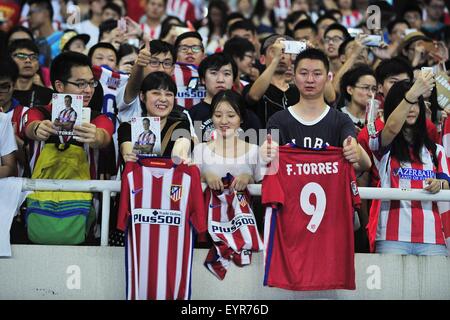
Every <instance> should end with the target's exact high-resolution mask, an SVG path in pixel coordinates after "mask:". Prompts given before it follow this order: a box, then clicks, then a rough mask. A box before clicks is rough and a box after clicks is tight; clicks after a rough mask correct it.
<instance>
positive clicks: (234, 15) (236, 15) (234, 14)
mask: <svg viewBox="0 0 450 320" xmlns="http://www.w3.org/2000/svg"><path fill="white" fill-rule="evenodd" d="M234 19H242V20H244V19H245V16H244V15H243V14H242V13H240V12H237V11H235V12H231V13H230V14H229V15H227V21H226V25H228V23H229V22H230V21H231V20H234ZM233 24H234V23H233Z"/></svg>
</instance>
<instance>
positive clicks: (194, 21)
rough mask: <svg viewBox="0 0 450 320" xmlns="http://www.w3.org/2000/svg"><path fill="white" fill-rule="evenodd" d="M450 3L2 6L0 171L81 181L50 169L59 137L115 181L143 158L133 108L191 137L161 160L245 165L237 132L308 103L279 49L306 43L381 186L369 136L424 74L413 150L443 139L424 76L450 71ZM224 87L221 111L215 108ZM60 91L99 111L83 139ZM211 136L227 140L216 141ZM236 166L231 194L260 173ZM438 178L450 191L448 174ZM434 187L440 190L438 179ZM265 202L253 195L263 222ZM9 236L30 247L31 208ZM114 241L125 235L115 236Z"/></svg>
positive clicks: (367, 176) (439, 112)
mask: <svg viewBox="0 0 450 320" xmlns="http://www.w3.org/2000/svg"><path fill="white" fill-rule="evenodd" d="M370 5H374V6H377V7H378V8H380V13H381V16H380V26H379V28H373V27H371V26H370V25H369V23H368V20H370V19H371V15H370V12H368V11H367V8H368V7H369V6H370ZM449 7H450V1H444V0H424V1H400V0H399V1H383V0H377V1H368V0H355V1H352V0H337V1H335V0H323V1H309V0H275V1H270V0H256V1H251V0H243V1H239V0H235V1H221V0H211V1H203V0H146V1H145V0H141V1H124V0H111V1H110V0H89V1H88V0H79V1H72V0H53V1H49V0H29V1H15V0H2V2H1V3H0V57H1V58H0V109H1V111H2V112H3V113H4V114H5V115H6V116H7V117H3V116H2V117H0V119H8V120H7V121H8V122H10V127H11V128H10V129H8V128H7V129H6V130H4V131H0V151H1V153H0V157H1V167H0V177H7V176H14V175H15V176H24V177H33V178H43V177H47V178H61V177H63V178H74V176H73V175H72V173H70V172H69V173H68V171H70V170H69V169H67V170H66V171H67V172H66V173H67V174H64V175H59V176H58V175H56V176H51V175H45V174H47V173H48V171H45V170H44V169H45V168H46V167H48V166H50V164H49V163H50V162H52V163H53V164H52V165H55V166H56V165H57V164H54V162H55V161H54V159H53V157H57V153H54V151H53V150H52V151H48V152H47V151H46V149H49V147H46V146H48V145H50V144H52V145H56V146H57V148H59V149H60V150H65V149H67V146H68V145H71V146H72V145H75V146H78V147H79V148H80V149H79V150H78V149H75V148H72V149H73V150H78V151H79V152H77V153H76V154H71V155H70V156H71V157H79V158H80V159H81V158H83V157H85V158H86V159H87V160H86V161H84V162H83V163H85V162H86V163H85V169H86V170H87V171H86V172H87V173H86V175H84V176H77V177H75V178H79V179H85V178H86V177H87V178H90V179H114V178H115V177H116V176H117V175H118V172H119V176H120V167H121V165H123V163H124V162H126V161H136V160H137V155H136V154H134V153H133V151H132V144H131V132H130V125H129V120H130V119H131V118H132V117H136V116H159V117H160V118H161V119H162V132H161V137H162V139H163V140H164V137H166V136H168V137H170V138H172V133H173V132H174V130H176V129H184V130H186V131H188V132H190V134H191V136H189V137H187V138H186V137H181V136H180V137H177V139H170V142H168V143H167V144H166V145H165V146H164V150H163V151H164V152H163V154H164V155H166V156H170V155H176V156H178V157H180V158H181V159H183V160H187V159H189V158H195V157H193V156H192V155H191V153H193V155H194V156H195V153H196V152H197V154H198V153H200V154H203V153H205V152H206V153H208V152H211V150H213V151H214V150H216V149H220V150H222V151H223V154H222V152H220V154H221V155H222V156H223V155H225V154H230V152H231V153H232V154H233V155H234V157H235V158H239V159H240V160H242V159H244V163H245V161H247V162H250V163H251V164H252V165H254V164H255V163H259V161H262V160H261V159H259V160H258V159H257V160H255V158H258V155H257V153H258V152H257V149H255V148H254V146H251V145H250V144H244V143H241V142H239V143H238V150H237V151H236V150H235V149H236V148H234V147H232V146H233V144H232V143H230V144H228V146H225V144H224V143H222V142H223V141H226V139H228V138H230V136H231V137H232V138H233V139H234V137H235V136H236V137H237V136H239V133H240V132H241V131H246V130H248V129H255V130H259V129H264V128H268V127H269V125H268V123H269V119H270V118H271V117H272V116H273V115H274V114H276V113H277V112H279V111H283V110H286V109H287V108H288V107H290V106H294V105H296V104H297V103H298V102H299V100H301V99H302V98H301V97H303V95H304V93H302V92H301V88H299V85H298V83H296V81H295V78H296V70H295V68H294V67H295V66H297V65H298V63H297V64H295V62H296V58H297V55H293V54H287V53H285V52H284V47H283V42H282V41H284V40H299V41H305V42H306V43H307V46H308V47H309V48H316V49H318V50H321V52H322V53H323V54H324V55H325V56H326V59H327V61H328V64H329V67H328V68H326V69H327V70H326V71H327V73H326V76H327V77H328V81H326V83H324V89H323V99H324V101H325V102H326V103H327V105H328V106H330V107H331V108H333V109H336V110H338V111H339V112H342V113H343V114H346V115H348V117H349V118H350V120H351V121H352V122H353V124H354V130H355V134H354V135H353V136H354V138H358V139H357V140H358V141H359V143H360V145H361V146H362V147H364V150H365V152H366V153H367V155H368V156H369V157H370V158H371V162H372V166H371V169H370V170H366V172H361V173H360V175H359V181H358V183H359V185H360V186H374V187H376V186H379V184H378V183H379V179H380V176H379V174H378V170H377V168H376V166H375V163H376V161H374V158H373V156H372V152H374V151H377V152H378V151H380V150H373V147H371V146H370V145H369V144H370V141H369V140H370V139H374V136H375V132H378V134H380V132H381V130H382V129H383V126H384V125H383V123H384V122H385V120H387V119H383V106H384V103H385V99H386V97H387V96H388V93H389V90H390V89H391V87H392V86H393V85H394V84H395V83H397V82H401V81H402V80H409V81H413V80H414V79H420V81H419V83H420V84H422V85H423V86H424V87H425V89H427V90H425V91H426V92H425V91H424V92H423V94H422V91H420V90H419V89H418V88H417V87H418V85H417V86H416V87H413V89H411V90H412V91H411V92H410V94H409V95H408V96H407V97H408V98H409V101H411V102H414V103H416V102H417V99H418V97H419V96H420V97H421V98H422V99H423V107H424V111H426V114H425V115H426V119H425V118H424V123H426V127H423V128H422V129H424V128H425V132H426V135H427V137H428V138H427V139H425V140H426V142H424V141H421V144H420V145H419V146H418V147H417V148H421V147H422V146H423V143H427V144H431V142H433V143H442V135H443V126H444V121H445V119H446V117H447V114H448V113H450V107H449V106H445V105H442V103H439V102H438V95H437V90H436V88H435V87H434V82H433V83H431V82H432V81H431V80H430V79H429V78H422V76H421V75H420V72H421V68H422V67H432V68H433V72H434V74H435V75H437V74H438V73H442V74H445V75H448V72H447V70H448V67H449V53H448V48H449V44H450V15H449ZM354 29H358V30H360V31H355V30H354ZM358 32H360V33H361V34H357V33H358ZM368 35H381V38H382V42H381V43H380V44H379V45H376V46H370V45H368V43H367V41H366V40H367V38H368ZM310 58H311V57H310ZM312 59H313V60H314V59H315V58H314V57H313V58H312ZM317 59H319V58H317ZM319 60H320V59H319ZM297 62H298V61H297ZM328 69H329V70H328ZM328 71H329V72H328ZM299 74H300V73H299ZM318 76H319V75H318ZM308 77H309V76H308ZM312 77H313V78H315V77H316V75H315V74H314V75H313V76H312ZM428 86H429V87H430V88H431V90H428V89H429V87H428ZM409 89H410V87H408V88H406V89H405V88H404V90H403V91H402V94H403V96H405V92H408V90H409ZM230 90H232V91H230ZM405 90H406V91H405ZM414 90H416V91H414ZM224 91H225V92H226V97H228V98H227V99H228V100H227V99H225V100H227V101H228V102H227V105H222V104H220V103H219V102H218V101H219V99H220V98H221V96H220V94H223V92H224ZM229 91H230V92H232V93H230V92H229ZM400 91H401V90H400ZM55 92H56V93H65V94H82V95H83V96H84V100H83V106H84V107H90V108H91V109H92V115H91V123H87V124H83V125H82V126H79V127H77V126H75V130H76V132H77V133H78V135H79V136H80V138H79V139H77V140H75V139H71V140H70V141H58V139H55V131H54V128H53V126H52V123H51V121H50V120H49V119H48V117H47V114H48V112H50V111H51V99H52V95H53V93H55ZM398 94H400V93H398ZM218 95H219V96H218ZM405 97H406V96H405ZM370 99H376V100H377V101H378V105H379V106H380V108H379V110H380V112H378V116H379V119H378V120H377V121H378V122H375V125H374V128H375V132H371V129H372V128H367V126H366V105H367V103H368V101H369V100H370ZM392 99H394V98H392ZM305 101H306V100H305ZM421 101H422V100H421ZM397 102H398V101H397ZM421 105H422V104H421ZM399 106H400V105H399ZM394 107H395V106H394ZM45 110H47V111H45ZM420 110H422V109H420ZM391 112H392V110H390V111H389V113H391ZM420 112H422V111H420ZM385 116H386V113H385ZM225 118H226V120H223V119H225ZM402 120H403V122H402V124H403V123H404V122H405V119H402ZM2 121H3V120H2ZM5 121H6V120H4V121H3V122H5ZM3 122H2V123H0V124H2V126H3ZM196 123H197V124H200V126H196ZM224 123H225V124H224ZM5 126H6V124H5ZM0 128H2V127H1V126H0ZM389 128H390V127H389ZM397 129H398V128H397ZM229 130H231V131H230V132H231V133H230V132H229ZM3 132H5V133H3ZM221 132H222V133H221ZM235 132H236V134H235ZM398 132H399V130H397V132H396V133H398ZM425 132H421V134H425ZM217 134H219V135H221V136H222V137H224V138H226V139H223V140H220V139H219V140H217V139H212V138H214V135H217ZM13 138H15V139H13ZM345 138H346V137H345ZM414 139H416V138H414ZM212 140H214V141H212ZM355 141H356V140H355ZM414 141H415V140H413V141H410V140H409V141H408V142H409V143H414ZM429 141H431V142H429ZM199 142H200V143H201V142H203V143H209V146H212V147H211V148H210V149H208V147H207V146H206V145H203V144H202V145H198V143H199ZM258 142H259V143H262V142H263V141H258ZM355 143H356V142H355ZM14 144H15V145H16V148H14ZM194 145H196V147H195V148H194ZM340 146H341V144H340ZM227 147H228V148H230V150H226V148H227ZM427 147H428V145H427ZM13 149H16V150H15V151H12V150H13ZM447 150H448V149H447ZM225 151H226V152H225ZM228 151H229V152H228ZM49 152H52V153H49ZM233 152H234V153H233ZM208 154H209V153H208ZM247 154H248V157H244V158H242V156H243V155H247ZM216 155H217V152H216ZM377 155H379V154H377ZM379 156H381V155H379ZM447 157H448V154H447ZM225 158H226V157H225ZM241 158H242V159H241ZM406 158H408V157H406ZM444 158H445V157H444ZM52 159H53V160H52ZM358 159H359V158H358ZM222 160H223V158H222ZM222 160H220V161H219V160H217V163H216V165H217V166H219V169H223V166H225V165H226V163H225V162H226V161H222ZM408 160H411V159H408ZM56 162H57V161H56ZM262 162H264V161H262ZM204 167H206V168H208V166H204ZM240 169H241V170H240V171H239V170H237V172H234V173H233V175H234V176H235V177H236V181H235V182H234V184H233V187H234V188H237V190H243V189H245V187H246V186H247V184H248V183H253V182H259V181H260V180H261V176H260V174H257V171H258V170H257V169H256V168H255V167H252V166H251V165H250V166H248V167H245V168H240ZM58 170H60V169H58ZM231 170H232V168H230V169H229V171H231ZM447 170H448V169H447ZM74 171H76V170H75V169H74ZM222 171H223V170H218V169H217V168H216V167H215V166H212V169H210V170H206V169H204V168H203V170H202V177H203V179H204V181H205V182H206V183H207V184H208V186H209V187H210V188H212V189H216V190H220V189H223V184H222V183H221V179H220V178H221V177H220V176H218V175H217V174H214V173H215V172H222ZM241 171H242V172H241ZM362 171H364V170H362ZM447 173H448V172H447ZM382 178H383V177H382ZM444 180H445V179H444ZM440 186H441V188H444V189H445V188H448V182H447V184H445V183H444V184H441V185H440ZM430 191H433V192H437V191H438V190H437V189H434V185H433V190H430ZM44 200H45V199H44ZM96 200H97V199H95V197H94V199H92V202H93V203H94V206H93V208H94V210H91V211H92V212H94V213H95V211H96V210H97V211H98V201H96ZM77 201H81V200H80V199H78V200H77ZM28 204H29V203H28ZM260 206H261V205H260V203H259V202H258V199H256V200H255V211H256V212H259V214H258V215H259V218H260V221H262V220H261V215H262V213H261V212H260V210H261V208H260ZM370 208H371V203H370V202H365V203H364V205H363V209H362V213H361V214H360V215H359V218H360V220H361V221H360V223H361V225H362V227H361V228H359V231H358V232H360V235H359V236H357V241H359V242H358V244H357V246H356V250H357V251H361V252H367V251H368V241H367V237H366V235H365V231H364V227H365V226H366V225H367V224H368V220H369V210H370ZM94 213H93V214H94ZM94 215H95V214H94ZM94 225H97V226H98V219H97V223H94ZM112 227H114V219H112ZM260 227H261V229H262V222H261V223H260ZM113 229H114V228H113ZM93 230H94V233H92V239H91V242H89V241H88V242H87V243H95V235H98V234H99V230H98V228H97V230H96V229H93ZM12 236H13V242H22V241H25V242H27V241H29V239H28V237H27V235H26V234H25V225H24V217H23V215H19V216H18V217H16V218H15V221H14V224H13V230H12ZM114 237H115V238H117V239H119V240H117V239H116V240H117V241H119V242H120V235H118V236H117V235H114Z"/></svg>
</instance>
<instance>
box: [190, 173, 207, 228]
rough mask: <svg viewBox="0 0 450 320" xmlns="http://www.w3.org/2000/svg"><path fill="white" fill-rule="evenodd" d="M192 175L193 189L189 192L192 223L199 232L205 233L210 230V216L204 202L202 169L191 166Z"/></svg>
mask: <svg viewBox="0 0 450 320" xmlns="http://www.w3.org/2000/svg"><path fill="white" fill-rule="evenodd" d="M189 171H190V176H191V190H190V193H189V212H190V213H191V223H192V225H193V227H194V228H195V230H196V231H197V233H204V232H206V231H207V230H208V221H207V220H208V217H207V212H206V210H205V207H204V204H203V190H202V183H201V180H200V171H199V169H198V168H197V167H196V166H190V167H189Z"/></svg>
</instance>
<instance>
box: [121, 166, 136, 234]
mask: <svg viewBox="0 0 450 320" xmlns="http://www.w3.org/2000/svg"><path fill="white" fill-rule="evenodd" d="M134 165H135V163H133V162H127V164H126V165H125V169H124V171H123V174H122V182H121V185H120V201H119V212H118V214H117V229H119V230H122V231H125V230H126V228H127V224H128V217H129V216H130V212H131V208H130V186H129V183H128V173H129V172H131V171H132V170H133V167H134Z"/></svg>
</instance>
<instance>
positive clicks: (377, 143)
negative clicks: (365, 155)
mask: <svg viewBox="0 0 450 320" xmlns="http://www.w3.org/2000/svg"><path fill="white" fill-rule="evenodd" d="M381 133H382V130H381V131H378V132H377V133H376V134H375V135H373V136H370V137H369V148H370V150H371V151H372V154H373V156H374V157H375V158H376V159H377V160H378V161H380V160H381V158H382V157H383V156H384V155H385V154H386V153H387V152H389V150H390V146H391V145H387V146H384V147H383V145H382V142H381Z"/></svg>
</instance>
